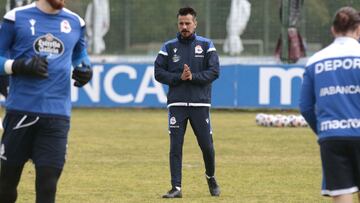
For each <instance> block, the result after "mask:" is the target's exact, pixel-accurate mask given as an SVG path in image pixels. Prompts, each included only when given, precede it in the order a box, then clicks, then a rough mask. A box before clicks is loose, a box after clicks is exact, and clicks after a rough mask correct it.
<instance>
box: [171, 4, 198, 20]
mask: <svg viewBox="0 0 360 203" xmlns="http://www.w3.org/2000/svg"><path fill="white" fill-rule="evenodd" d="M188 14H190V15H192V16H193V17H194V18H196V11H195V9H193V8H191V7H189V6H187V7H184V8H180V9H179V12H178V14H177V15H176V17H179V16H186V15H188Z"/></svg>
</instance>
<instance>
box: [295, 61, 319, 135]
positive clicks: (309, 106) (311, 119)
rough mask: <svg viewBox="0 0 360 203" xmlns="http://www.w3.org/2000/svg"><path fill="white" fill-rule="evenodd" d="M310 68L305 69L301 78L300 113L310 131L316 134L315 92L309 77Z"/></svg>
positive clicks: (312, 80) (312, 81) (311, 78)
mask: <svg viewBox="0 0 360 203" xmlns="http://www.w3.org/2000/svg"><path fill="white" fill-rule="evenodd" d="M311 75H312V74H311V72H310V68H308V67H307V68H306V69H305V72H304V76H303V83H302V86H301V92H300V102H299V107H300V113H301V115H302V116H303V117H304V119H305V120H306V122H307V123H308V124H309V126H310V127H311V129H312V130H313V131H314V132H315V133H316V134H317V119H316V113H315V103H316V97H315V90H314V79H313V77H311Z"/></svg>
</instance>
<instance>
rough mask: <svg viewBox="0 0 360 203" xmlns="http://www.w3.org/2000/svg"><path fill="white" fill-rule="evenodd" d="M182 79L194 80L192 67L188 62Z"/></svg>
mask: <svg viewBox="0 0 360 203" xmlns="http://www.w3.org/2000/svg"><path fill="white" fill-rule="evenodd" d="M181 80H192V73H191V70H190V67H189V66H188V65H187V64H184V69H183V72H182V74H181Z"/></svg>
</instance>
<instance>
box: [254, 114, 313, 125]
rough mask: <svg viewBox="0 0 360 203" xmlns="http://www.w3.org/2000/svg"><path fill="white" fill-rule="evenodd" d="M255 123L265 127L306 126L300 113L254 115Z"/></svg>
mask: <svg viewBox="0 0 360 203" xmlns="http://www.w3.org/2000/svg"><path fill="white" fill-rule="evenodd" d="M255 120H256V124H257V125H259V126H265V127H307V126H308V124H307V123H306V121H305V119H304V117H302V116H301V115H282V114H264V113H259V114H257V115H256V118H255Z"/></svg>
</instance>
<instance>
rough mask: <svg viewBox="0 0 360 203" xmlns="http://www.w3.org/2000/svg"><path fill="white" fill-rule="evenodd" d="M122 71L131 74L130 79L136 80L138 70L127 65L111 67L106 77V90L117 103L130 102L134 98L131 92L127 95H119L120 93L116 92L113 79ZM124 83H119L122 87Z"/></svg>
mask: <svg viewBox="0 0 360 203" xmlns="http://www.w3.org/2000/svg"><path fill="white" fill-rule="evenodd" d="M122 73H125V74H127V75H129V79H133V80H134V79H136V77H137V74H136V70H135V69H134V68H133V67H131V66H127V65H119V66H115V67H113V68H111V69H110V70H109V71H108V72H107V73H106V75H105V77H104V90H105V93H106V95H107V96H108V97H109V99H111V100H112V101H114V102H116V103H129V102H132V101H133V100H134V96H133V95H132V94H131V93H129V94H127V95H119V94H118V93H116V92H115V90H114V87H113V81H114V78H115V76H116V75H118V74H122ZM124 84H125V83H124ZM124 84H119V85H120V87H121V85H124Z"/></svg>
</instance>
